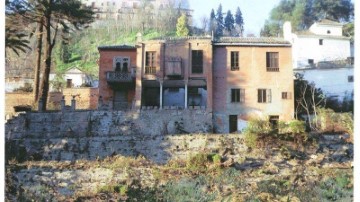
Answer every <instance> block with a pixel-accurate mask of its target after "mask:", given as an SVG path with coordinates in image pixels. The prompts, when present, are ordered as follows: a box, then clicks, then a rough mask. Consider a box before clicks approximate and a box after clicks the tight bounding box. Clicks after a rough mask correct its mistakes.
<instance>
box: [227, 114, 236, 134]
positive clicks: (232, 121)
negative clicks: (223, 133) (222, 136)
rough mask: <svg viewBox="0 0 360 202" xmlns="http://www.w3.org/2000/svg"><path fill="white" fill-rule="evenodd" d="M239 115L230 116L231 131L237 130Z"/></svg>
mask: <svg viewBox="0 0 360 202" xmlns="http://www.w3.org/2000/svg"><path fill="white" fill-rule="evenodd" d="M237 119H238V117H237V115H230V116H229V133H233V132H237V130H238V128H237Z"/></svg>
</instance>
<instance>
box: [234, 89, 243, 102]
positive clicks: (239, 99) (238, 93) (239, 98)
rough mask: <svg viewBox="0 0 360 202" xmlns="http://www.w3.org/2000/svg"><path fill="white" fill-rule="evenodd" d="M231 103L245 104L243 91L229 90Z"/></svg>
mask: <svg viewBox="0 0 360 202" xmlns="http://www.w3.org/2000/svg"><path fill="white" fill-rule="evenodd" d="M231 102H240V103H244V102H245V89H240V88H235V89H231Z"/></svg>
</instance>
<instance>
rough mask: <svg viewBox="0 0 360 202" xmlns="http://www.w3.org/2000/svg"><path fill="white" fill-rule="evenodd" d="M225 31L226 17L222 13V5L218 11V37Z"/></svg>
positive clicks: (216, 32)
mask: <svg viewBox="0 0 360 202" xmlns="http://www.w3.org/2000/svg"><path fill="white" fill-rule="evenodd" d="M223 30H224V17H223V13H222V5H221V4H220V5H219V7H218V9H217V11H216V31H215V34H216V36H222V35H223V32H224V31H223Z"/></svg>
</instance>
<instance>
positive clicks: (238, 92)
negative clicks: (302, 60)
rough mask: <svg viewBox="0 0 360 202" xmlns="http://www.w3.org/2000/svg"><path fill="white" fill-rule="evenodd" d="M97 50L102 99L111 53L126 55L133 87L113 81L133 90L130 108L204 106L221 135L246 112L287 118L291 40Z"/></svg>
mask: <svg viewBox="0 0 360 202" xmlns="http://www.w3.org/2000/svg"><path fill="white" fill-rule="evenodd" d="M110 49H111V50H110ZM99 51H100V61H99V62H100V63H99V66H100V73H99V79H100V83H99V91H100V93H99V95H101V96H102V97H103V98H104V100H111V99H109V98H111V96H112V95H113V94H114V88H111V87H109V84H110V83H111V82H109V81H107V80H106V73H105V72H106V71H111V70H112V69H113V68H114V62H113V61H114V58H115V57H116V56H119V57H130V58H131V67H135V68H136V71H135V72H136V76H135V81H134V85H133V86H131V85H130V86H128V84H125V83H120V82H117V84H116V85H120V86H124V88H125V89H127V90H129V91H131V92H134V94H131V96H132V97H128V102H132V105H131V106H132V107H133V109H152V108H155V109H157V108H158V109H173V108H176V109H192V108H194V109H196V108H198V109H200V108H201V109H206V110H207V111H208V112H212V113H213V120H214V123H213V124H214V128H215V131H216V132H222V133H224V132H225V133H226V132H229V131H230V132H232V131H239V130H241V128H242V127H243V125H245V124H246V121H247V120H248V119H249V117H252V116H260V117H263V118H266V119H274V120H275V121H277V120H284V121H286V120H290V119H292V118H293V114H294V98H293V97H294V84H293V70H292V66H291V60H292V58H291V44H290V43H289V42H287V41H284V40H282V39H275V38H232V37H226V38H225V37H224V38H220V39H215V40H214V39H212V38H209V37H183V38H175V39H174V38H161V39H154V40H149V41H141V40H138V43H137V46H136V48H135V47H133V49H129V47H127V46H125V47H119V46H112V47H107V49H104V48H99ZM111 65H112V66H111ZM234 65H235V67H232V66H234ZM114 103H115V102H114ZM231 117H232V118H231ZM230 119H231V120H232V121H233V125H234V123H235V126H233V127H232V126H230V125H231V123H230V122H231V120H230ZM234 128H235V129H234Z"/></svg>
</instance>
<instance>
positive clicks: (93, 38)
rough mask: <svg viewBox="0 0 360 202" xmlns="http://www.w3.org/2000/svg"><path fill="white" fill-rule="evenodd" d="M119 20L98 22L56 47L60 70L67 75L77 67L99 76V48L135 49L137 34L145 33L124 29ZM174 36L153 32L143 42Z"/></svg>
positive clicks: (57, 68) (57, 66)
mask: <svg viewBox="0 0 360 202" xmlns="http://www.w3.org/2000/svg"><path fill="white" fill-rule="evenodd" d="M118 23H119V22H117V21H115V20H102V21H96V22H95V23H93V24H92V25H91V27H89V28H87V29H84V30H83V31H81V32H77V33H73V34H72V36H71V40H70V41H69V43H68V44H66V45H65V44H58V45H57V47H56V51H55V53H54V55H55V64H56V70H57V72H59V73H63V72H64V71H66V70H67V69H69V68H71V67H77V68H79V69H80V70H83V71H84V72H87V73H89V74H92V75H93V76H94V77H97V76H98V64H97V63H96V62H97V60H98V59H99V54H98V53H99V52H98V50H97V47H98V46H103V45H123V44H126V45H135V40H136V34H137V33H138V32H141V30H135V29H133V30H131V29H124V27H123V26H122V25H120V24H118ZM164 35H165V36H173V35H175V33H174V32H164V33H160V32H158V31H156V30H153V29H149V30H145V32H144V33H143V39H145V40H146V39H151V38H154V37H159V36H164Z"/></svg>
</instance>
